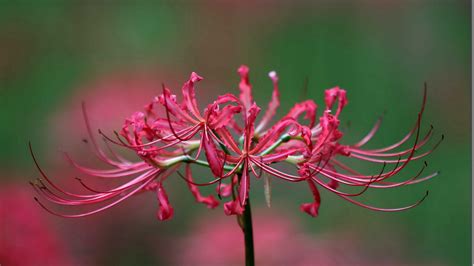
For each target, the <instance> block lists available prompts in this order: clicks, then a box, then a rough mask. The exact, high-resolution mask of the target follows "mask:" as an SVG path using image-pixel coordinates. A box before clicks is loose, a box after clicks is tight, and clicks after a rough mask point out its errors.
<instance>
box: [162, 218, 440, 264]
mask: <svg viewBox="0 0 474 266" xmlns="http://www.w3.org/2000/svg"><path fill="white" fill-rule="evenodd" d="M201 217H202V218H200V220H198V221H196V222H195V225H194V226H193V227H191V228H190V229H189V232H190V233H189V235H187V236H185V237H182V238H179V239H178V240H176V241H175V242H174V245H172V246H171V248H170V250H178V251H179V252H175V253H173V256H171V261H170V262H169V263H170V264H171V265H195V266H200V265H203V266H204V265H206V266H213V265H229V266H230V265H243V264H244V243H243V242H244V239H243V235H242V232H241V230H240V228H238V227H237V226H235V223H236V221H235V218H234V217H226V216H222V215H214V216H212V215H206V216H201ZM290 217H292V218H290ZM253 224H254V229H255V230H254V234H255V235H254V241H255V254H256V265H294V266H298V265H301V266H303V265H324V266H336V265H341V266H342V265H351V266H356V265H360V266H362V265H364V266H376V265H388V266H396V265H427V264H419V263H410V262H408V261H407V259H405V258H401V256H400V249H401V247H397V246H395V247H394V245H393V244H390V243H386V245H387V249H391V250H390V251H387V252H390V254H391V255H392V256H390V257H389V258H386V257H382V258H381V257H380V255H375V254H372V252H370V250H369V249H370V247H367V246H366V245H364V243H365V242H364V240H363V238H362V237H361V236H360V233H357V232H356V231H350V230H345V231H339V232H327V233H324V234H322V235H312V234H309V233H307V232H305V230H303V228H300V225H299V224H298V221H297V220H295V218H294V216H291V215H284V213H281V212H279V213H275V212H272V211H268V210H265V209H256V211H255V214H254V222H253ZM429 265H440V264H439V263H430V264H429Z"/></svg>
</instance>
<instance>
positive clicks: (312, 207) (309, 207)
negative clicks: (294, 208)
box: [300, 179, 321, 217]
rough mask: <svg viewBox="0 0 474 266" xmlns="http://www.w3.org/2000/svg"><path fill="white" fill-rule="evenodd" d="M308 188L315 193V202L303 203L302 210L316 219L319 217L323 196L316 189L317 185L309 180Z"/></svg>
mask: <svg viewBox="0 0 474 266" xmlns="http://www.w3.org/2000/svg"><path fill="white" fill-rule="evenodd" d="M308 186H309V188H310V189H311V192H312V193H313V197H314V202H311V203H303V204H301V206H300V209H301V210H302V211H304V212H306V213H307V214H309V215H311V216H313V217H316V216H318V212H319V206H320V205H321V196H320V195H319V191H318V188H317V187H316V184H314V182H313V181H312V180H311V179H308Z"/></svg>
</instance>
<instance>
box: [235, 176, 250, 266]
mask: <svg viewBox="0 0 474 266" xmlns="http://www.w3.org/2000/svg"><path fill="white" fill-rule="evenodd" d="M238 177H239V181H240V179H241V177H242V174H240V173H239V174H238ZM232 197H233V198H234V199H235V194H234V191H232ZM237 223H238V224H239V226H240V228H241V229H242V232H243V233H244V243H245V265H246V266H254V265H255V251H254V247H253V225H252V210H251V207H250V197H248V198H247V204H246V205H245V206H244V213H242V215H238V216H237Z"/></svg>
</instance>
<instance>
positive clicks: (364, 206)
mask: <svg viewBox="0 0 474 266" xmlns="http://www.w3.org/2000/svg"><path fill="white" fill-rule="evenodd" d="M428 194H429V191H426V194H425V195H424V196H423V198H421V199H420V200H418V201H417V202H416V203H414V204H412V205H408V206H405V207H400V208H378V207H374V206H370V205H367V204H364V203H361V202H359V201H356V200H354V199H351V198H350V197H346V196H344V195H340V194H336V195H338V196H339V197H341V198H343V199H345V200H347V201H349V202H350V203H352V204H355V205H357V206H360V207H362V208H366V209H369V210H373V211H379V212H400V211H405V210H409V209H411V208H414V207H416V206H418V205H420V204H421V203H422V202H423V201H424V200H425V199H426V197H428Z"/></svg>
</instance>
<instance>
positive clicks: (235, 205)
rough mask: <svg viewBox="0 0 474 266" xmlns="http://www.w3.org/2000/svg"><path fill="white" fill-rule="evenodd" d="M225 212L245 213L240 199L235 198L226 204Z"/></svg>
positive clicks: (227, 213)
mask: <svg viewBox="0 0 474 266" xmlns="http://www.w3.org/2000/svg"><path fill="white" fill-rule="evenodd" d="M224 213H225V214H226V215H242V214H243V213H244V208H242V206H240V203H239V202H238V200H233V201H229V202H226V203H225V204H224Z"/></svg>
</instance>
